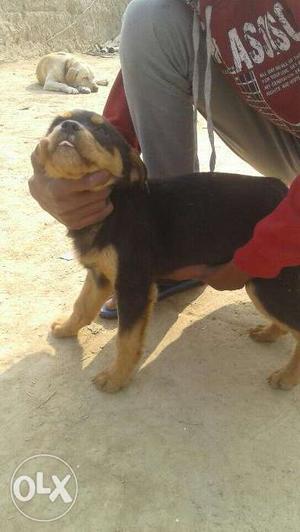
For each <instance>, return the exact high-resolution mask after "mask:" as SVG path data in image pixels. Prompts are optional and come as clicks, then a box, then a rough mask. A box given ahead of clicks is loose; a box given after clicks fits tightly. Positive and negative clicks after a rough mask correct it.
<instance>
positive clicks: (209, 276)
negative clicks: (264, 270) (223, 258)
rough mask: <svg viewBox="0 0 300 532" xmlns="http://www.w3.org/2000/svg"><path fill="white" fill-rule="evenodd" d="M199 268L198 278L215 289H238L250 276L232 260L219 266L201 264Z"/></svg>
mask: <svg viewBox="0 0 300 532" xmlns="http://www.w3.org/2000/svg"><path fill="white" fill-rule="evenodd" d="M201 269H202V271H201V274H200V280H201V281H202V282H203V283H205V284H208V285H209V286H212V287H213V288H215V290H239V289H240V288H243V286H244V285H245V283H246V282H247V281H248V280H249V278H250V277H249V275H248V274H247V273H245V272H243V271H242V270H239V269H238V268H237V266H236V265H235V264H234V262H233V261H230V262H226V263H225V264H221V265H220V266H202V267H201Z"/></svg>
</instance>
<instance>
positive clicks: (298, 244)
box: [168, 176, 300, 290]
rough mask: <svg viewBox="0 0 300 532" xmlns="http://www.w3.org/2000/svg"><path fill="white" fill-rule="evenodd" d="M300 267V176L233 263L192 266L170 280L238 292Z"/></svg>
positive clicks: (175, 273)
mask: <svg viewBox="0 0 300 532" xmlns="http://www.w3.org/2000/svg"><path fill="white" fill-rule="evenodd" d="M298 265H300V176H298V177H297V178H296V179H295V180H294V181H293V183H292V185H291V188H290V190H289V192H288V194H287V196H286V197H285V198H284V199H283V200H282V201H281V202H280V203H279V205H278V206H277V207H276V209H275V210H274V211H273V212H271V214H269V215H268V216H266V217H265V218H263V219H262V220H261V221H260V222H258V224H257V225H256V226H255V229H254V233H253V236H252V238H251V240H249V242H248V243H247V244H245V245H244V246H243V247H241V248H239V249H238V250H237V251H236V252H235V254H234V256H233V259H232V260H231V261H230V262H227V263H226V264H222V265H220V266H213V267H211V266H207V265H205V264H200V265H195V266H189V267H187V268H182V269H180V270H176V271H175V272H172V273H170V274H168V278H170V279H174V280H177V281H179V280H183V279H188V278H197V279H199V280H201V281H202V282H204V283H206V284H209V285H210V286H212V287H213V288H215V289H216V290H237V289H239V288H242V287H243V286H244V284H245V283H246V282H247V281H248V280H249V279H251V278H253V277H261V278H272V277H276V276H277V275H278V274H279V273H280V271H281V270H282V268H285V267H288V266H298Z"/></svg>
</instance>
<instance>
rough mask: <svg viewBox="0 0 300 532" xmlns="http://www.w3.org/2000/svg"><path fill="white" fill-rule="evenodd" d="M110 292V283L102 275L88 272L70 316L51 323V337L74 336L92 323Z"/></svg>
mask: <svg viewBox="0 0 300 532" xmlns="http://www.w3.org/2000/svg"><path fill="white" fill-rule="evenodd" d="M112 291H113V289H112V286H111V284H110V281H109V280H108V279H107V278H106V277H104V275H97V274H94V273H93V272H92V271H91V270H89V271H88V273H87V276H86V279H85V282H84V285H83V287H82V290H81V292H80V294H79V297H78V298H77V300H76V301H75V304H74V307H73V312H72V314H71V316H70V317H69V318H67V319H60V320H56V321H55V322H54V323H52V326H51V328H52V333H53V335H54V336H57V337H65V336H76V335H77V333H78V331H79V329H81V328H82V327H84V326H85V325H89V323H91V321H93V319H94V318H95V316H96V315H97V313H98V311H99V309H100V307H101V305H102V304H103V303H104V302H105V301H106V299H107V298H108V297H109V296H110V295H111V294H112Z"/></svg>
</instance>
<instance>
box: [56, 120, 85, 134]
mask: <svg viewBox="0 0 300 532" xmlns="http://www.w3.org/2000/svg"><path fill="white" fill-rule="evenodd" d="M61 129H63V131H64V132H65V133H67V134H69V135H71V134H74V133H76V131H79V129H81V125H80V124H79V123H78V122H75V120H64V122H63V123H62V124H61Z"/></svg>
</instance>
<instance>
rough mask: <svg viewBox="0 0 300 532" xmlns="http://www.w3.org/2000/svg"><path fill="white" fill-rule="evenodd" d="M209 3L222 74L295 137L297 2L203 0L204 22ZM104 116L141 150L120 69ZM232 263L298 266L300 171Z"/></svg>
mask: <svg viewBox="0 0 300 532" xmlns="http://www.w3.org/2000/svg"><path fill="white" fill-rule="evenodd" d="M207 5H211V6H212V18H211V32H212V39H213V48H214V53H213V55H214V59H215V61H216V62H217V63H218V64H219V65H220V68H221V70H222V72H223V73H224V75H225V76H226V77H228V78H229V79H230V81H231V83H232V84H233V85H234V87H235V88H236V90H238V91H239V93H240V94H241V96H242V98H244V100H245V102H246V103H247V104H248V105H250V106H251V107H254V108H255V109H256V111H257V112H259V113H262V114H263V115H264V116H265V117H266V118H267V119H268V120H270V121H272V122H273V123H275V124H276V126H278V127H279V128H281V129H284V130H286V131H289V132H290V133H291V134H292V135H293V136H295V137H298V138H299V137H300V0H281V1H280V2H277V1H275V0H201V2H200V7H201V12H200V16H201V19H202V20H205V7H206V6H207ZM103 114H104V116H105V117H106V118H107V119H108V120H109V121H110V122H111V123H112V124H113V125H114V126H115V127H116V128H117V129H118V130H119V131H120V132H121V133H122V134H123V135H124V137H125V138H126V139H127V141H128V142H129V143H130V144H131V145H132V146H134V147H135V148H137V149H139V144H138V140H137V137H136V134H135V131H134V127H133V124H132V121H131V117H130V113H129V110H128V105H127V101H126V97H125V93H124V87H123V81H122V74H121V72H120V73H119V75H118V76H117V78H116V80H115V83H114V85H113V87H112V89H111V92H110V95H109V97H108V100H107V102H106V105H105V108H104V113H103ZM299 146H300V141H299ZM299 150H300V147H299ZM299 171H300V168H299ZM234 262H235V264H236V265H237V266H238V267H239V268H240V269H242V270H244V271H245V272H247V273H249V274H250V275H251V276H255V277H274V276H276V275H277V274H278V273H279V271H280V270H281V269H282V268H283V267H285V266H295V265H298V264H299V265H300V176H299V177H297V178H296V179H295V181H294V183H293V185H292V187H291V189H290V191H289V194H288V195H287V197H286V198H285V199H284V200H283V201H282V202H281V203H280V205H279V206H278V207H277V208H276V209H275V211H273V213H271V214H270V215H269V216H267V217H266V218H264V220H262V221H261V222H260V223H259V224H258V225H257V226H256V228H255V232H254V235H253V237H252V239H251V240H250V241H249V242H248V244H246V245H245V246H244V247H243V248H240V249H239V250H238V251H237V252H236V253H235V256H234Z"/></svg>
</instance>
